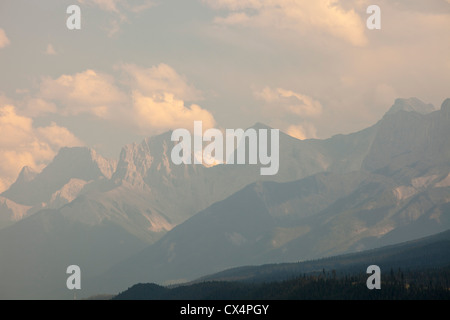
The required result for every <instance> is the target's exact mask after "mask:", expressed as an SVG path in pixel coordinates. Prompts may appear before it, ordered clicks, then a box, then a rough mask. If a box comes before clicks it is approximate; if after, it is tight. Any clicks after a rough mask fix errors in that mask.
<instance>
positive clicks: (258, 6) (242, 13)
mask: <svg viewBox="0 0 450 320" xmlns="http://www.w3.org/2000/svg"><path fill="white" fill-rule="evenodd" d="M203 1H204V2H205V3H207V4H208V5H209V6H211V7H212V8H214V9H227V10H229V11H231V12H230V13H229V15H228V16H225V17H217V18H216V19H215V22H216V23H218V24H223V25H242V26H247V27H256V28H265V29H274V28H276V29H280V30H293V31H295V32H297V33H300V34H309V33H311V32H313V33H314V34H315V35H317V36H321V35H322V34H323V33H326V34H329V35H332V36H334V37H337V38H339V39H343V40H345V41H347V42H349V43H351V44H352V45H354V46H364V45H366V44H367V38H366V36H365V33H364V32H365V24H364V21H363V20H362V19H361V17H360V16H359V15H358V14H357V13H356V12H355V10H353V9H344V8H343V7H342V6H341V3H340V1H338V0H316V1H310V0H296V1H293V0H203Z"/></svg>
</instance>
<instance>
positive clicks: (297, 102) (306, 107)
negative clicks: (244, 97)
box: [254, 87, 322, 118]
mask: <svg viewBox="0 0 450 320" xmlns="http://www.w3.org/2000/svg"><path fill="white" fill-rule="evenodd" d="M254 94H255V96H256V97H257V98H259V99H261V100H263V101H265V102H266V103H267V105H268V106H269V107H271V108H275V109H277V110H278V111H283V112H285V113H290V114H293V115H297V116H301V117H309V118H310V117H317V116H319V115H321V114H322V105H321V104H320V102H319V101H317V100H314V99H313V98H311V97H308V96H307V95H304V94H301V93H295V92H294V91H291V90H286V89H282V88H277V89H271V88H269V87H266V88H264V89H263V90H261V91H259V92H255V93H254Z"/></svg>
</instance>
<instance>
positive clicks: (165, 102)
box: [133, 91, 215, 132]
mask: <svg viewBox="0 0 450 320" xmlns="http://www.w3.org/2000/svg"><path fill="white" fill-rule="evenodd" d="M133 108H134V116H135V117H136V122H137V123H138V125H139V126H140V128H141V130H142V131H143V132H148V131H153V132H155V131H156V132H162V131H166V130H168V129H176V128H187V129H191V128H192V127H193V124H194V121H203V128H204V129H207V128H211V127H213V126H214V124H215V120H214V117H213V116H212V114H211V113H210V112H208V111H207V110H204V109H202V108H201V107H200V106H198V105H196V104H193V105H191V106H190V107H186V106H185V105H184V102H183V101H182V100H178V99H176V98H175V96H174V95H173V94H170V93H164V94H163V95H152V96H145V95H143V94H141V93H140V92H139V91H136V92H134V94H133Z"/></svg>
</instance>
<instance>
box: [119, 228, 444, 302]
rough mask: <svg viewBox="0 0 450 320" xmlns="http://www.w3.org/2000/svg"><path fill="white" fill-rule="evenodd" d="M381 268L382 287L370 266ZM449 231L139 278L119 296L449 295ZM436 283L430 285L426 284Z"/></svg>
mask: <svg viewBox="0 0 450 320" xmlns="http://www.w3.org/2000/svg"><path fill="white" fill-rule="evenodd" d="M370 265H378V266H379V267H380V269H381V281H382V286H381V290H379V291H377V290H374V291H370V290H368V289H367V287H366V280H367V277H368V276H369V275H367V274H366V269H367V267H368V266H370ZM449 275H450V231H446V232H444V233H440V234H438V235H434V236H431V237H427V238H424V239H419V240H415V241H411V242H408V243H402V244H398V245H394V246H389V247H383V248H379V249H375V250H370V251H365V252H362V253H355V254H348V255H344V256H336V257H331V258H325V259H321V260H316V261H307V262H300V263H291V264H286V263H284V264H275V265H264V266H253V267H252V266H249V267H240V268H235V269H230V270H225V271H223V272H220V273H218V274H214V275H210V276H206V277H203V278H201V279H199V280H197V281H195V282H193V283H189V284H183V285H180V286H175V287H171V288H167V287H162V286H158V285H155V284H137V285H134V286H132V287H131V288H129V289H128V290H126V291H124V292H122V293H120V294H119V295H117V296H116V297H114V299H116V300H141V299H147V300H160V299H165V300H179V299H181V300H183V299H185V300H187V299H188V300H195V299H202V300H223V299H230V300H234V299H258V300H260V299H271V300H272V299H445V300H447V299H449V298H450V292H449V291H448V288H447V286H448V280H447V279H448V276H449ZM430 283H432V287H428V286H429V285H430Z"/></svg>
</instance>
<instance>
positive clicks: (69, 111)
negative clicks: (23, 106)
mask: <svg viewBox="0 0 450 320" xmlns="http://www.w3.org/2000/svg"><path fill="white" fill-rule="evenodd" d="M39 98H41V99H44V100H47V101H53V102H54V103H56V104H58V105H59V106H61V110H60V112H61V113H62V114H64V115H77V114H80V113H90V114H93V115H95V116H97V117H101V118H107V117H109V116H110V113H111V109H112V108H114V107H117V106H118V105H120V104H121V103H124V102H125V100H126V97H125V95H124V94H123V93H122V92H121V91H120V90H119V89H118V87H117V86H116V85H115V81H114V78H113V77H111V76H110V75H107V74H103V73H99V72H96V71H94V70H86V71H84V72H81V73H77V74H75V75H62V76H60V77H59V78H57V79H52V78H48V77H47V78H44V79H43V80H42V83H41V87H40V93H39ZM43 106H44V107H45V110H46V111H48V109H50V108H51V107H49V106H48V105H45V104H43Z"/></svg>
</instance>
